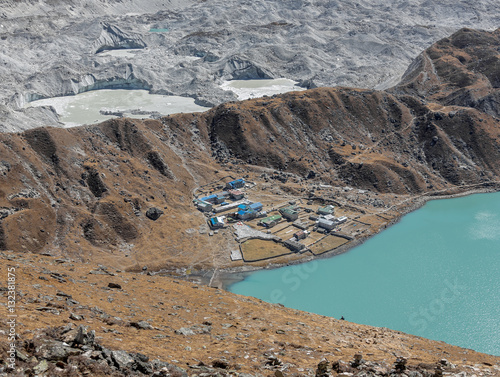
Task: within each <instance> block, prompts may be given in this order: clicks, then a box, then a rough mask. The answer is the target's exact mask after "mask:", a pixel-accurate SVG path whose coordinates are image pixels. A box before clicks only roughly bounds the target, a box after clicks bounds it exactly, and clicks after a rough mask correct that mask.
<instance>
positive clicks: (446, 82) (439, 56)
mask: <svg viewBox="0 0 500 377" xmlns="http://www.w3.org/2000/svg"><path fill="white" fill-rule="evenodd" d="M499 43H500V29H497V30H496V31H494V32H484V31H478V30H471V29H461V30H459V31H457V32H456V33H455V34H453V35H452V36H450V37H449V38H444V39H442V40H440V41H439V42H437V43H435V44H434V45H433V46H432V47H430V48H429V49H427V50H426V51H424V52H423V53H422V54H421V55H420V56H419V57H418V58H417V59H416V61H415V62H414V63H413V64H412V65H411V66H410V68H409V69H408V71H407V72H406V73H405V75H404V76H403V79H402V81H401V83H400V84H399V85H398V86H396V87H395V88H393V89H392V91H393V92H395V93H402V92H404V93H407V94H411V95H416V96H419V97H421V98H425V99H426V100H427V101H435V102H439V103H440V104H442V105H445V106H450V105H456V106H465V107H473V108H477V109H479V110H481V111H484V112H485V113H488V114H490V115H493V116H496V117H499V116H500V106H499V103H500V53H499V51H498V45H499Z"/></svg>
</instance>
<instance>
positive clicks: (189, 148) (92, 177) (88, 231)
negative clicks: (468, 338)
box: [0, 29, 500, 377]
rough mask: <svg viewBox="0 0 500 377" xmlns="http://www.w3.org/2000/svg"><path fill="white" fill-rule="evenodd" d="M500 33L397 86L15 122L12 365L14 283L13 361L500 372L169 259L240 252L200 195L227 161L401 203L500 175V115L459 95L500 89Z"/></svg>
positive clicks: (1, 200) (5, 209)
mask: <svg viewBox="0 0 500 377" xmlns="http://www.w3.org/2000/svg"><path fill="white" fill-rule="evenodd" d="M110 30H112V29H110ZM474 35H475V36H476V37H475V38H476V39H471V42H469V43H461V42H460V41H462V40H464V39H466V40H467V39H468V38H469V37H470V36H474ZM498 38H499V32H498V31H496V32H475V31H471V30H460V31H459V32H457V33H455V34H454V35H452V36H450V37H449V38H447V39H445V40H443V41H440V42H439V43H437V44H436V45H435V46H433V47H432V48H431V49H429V50H427V51H426V53H425V54H423V56H430V58H429V59H427V60H425V59H424V60H422V58H419V60H417V62H416V63H415V64H413V66H412V67H411V69H410V70H409V71H408V74H407V75H406V76H405V79H404V80H403V82H402V83H401V85H400V86H398V87H395V88H393V89H391V90H390V91H375V90H359V89H348V88H330V89H329V88H318V89H314V90H310V91H307V92H299V93H289V94H285V95H280V96H273V97H272V98H270V97H268V98H262V99H256V100H249V101H244V102H241V103H236V102H231V103H226V104H223V105H221V106H218V107H216V108H214V109H212V110H210V111H208V112H206V113H203V114H180V115H175V116H170V117H166V118H163V119H160V120H154V121H153V120H148V121H140V120H129V119H120V120H112V121H108V122H105V123H103V124H100V125H96V126H86V127H77V128H72V129H60V128H50V127H47V128H37V129H32V130H28V131H25V132H22V133H21V132H19V133H11V134H2V135H0V156H1V157H0V259H1V260H2V263H0V274H1V275H2V276H4V277H5V276H8V275H7V268H9V267H10V268H12V267H13V268H14V269H15V276H16V278H15V281H16V306H15V313H16V315H17V316H18V317H16V333H17V334H18V336H17V337H16V348H17V352H16V358H17V366H16V368H14V369H9V368H8V366H7V359H8V357H9V351H10V344H8V343H7V341H6V337H7V335H8V334H9V333H10V328H11V327H10V325H9V324H8V322H7V318H8V317H7V313H8V312H7V309H8V307H7V302H8V296H9V295H10V293H9V289H8V287H7V286H6V284H5V283H2V284H1V287H0V294H1V297H2V300H0V301H1V305H0V308H1V311H0V313H1V314H2V318H3V320H2V321H0V336H2V339H1V340H0V359H1V360H2V362H1V366H0V374H3V375H6V376H7V375H8V376H11V375H14V376H16V375H18V376H31V375H41V376H44V377H45V376H47V377H48V376H86V375H96V376H104V375H115V376H127V375H138V376H141V375H148V376H153V375H154V376H162V375H176V376H181V375H186V373H187V374H189V375H199V376H200V377H201V376H211V375H214V376H215V375H226V376H227V375H234V376H236V375H241V376H242V377H245V376H246V377H248V376H249V375H252V376H263V375H274V376H275V377H282V376H301V375H307V376H312V375H316V376H318V377H320V376H321V377H326V376H327V375H332V376H335V375H340V376H359V377H361V376H364V377H366V376H370V377H372V376H412V377H429V376H436V377H438V376H442V375H448V376H460V377H464V376H465V377H467V376H471V377H472V376H498V375H500V369H499V368H500V360H499V359H498V357H493V356H488V355H483V354H479V353H476V352H474V351H471V350H465V349H461V348H458V347H453V346H449V345H447V344H445V343H442V342H434V341H429V340H426V339H422V338H419V337H414V336H410V335H406V334H402V333H400V332H395V331H391V330H388V329H385V328H372V327H368V326H362V325H356V324H352V323H349V322H346V321H340V320H337V319H334V318H327V317H322V316H318V315H313V314H308V313H304V312H300V311H297V310H293V309H287V308H283V307H281V306H280V305H272V304H267V303H263V302H261V301H260V300H257V299H252V298H245V297H241V296H237V295H233V294H230V293H228V292H224V291H221V290H218V289H215V288H211V287H208V286H204V285H197V284H194V283H192V282H188V281H181V280H173V279H172V277H162V276H160V275H157V274H155V273H154V270H156V269H160V268H166V269H170V271H171V272H176V273H178V274H179V275H183V276H184V275H187V274H189V272H188V271H187V270H182V269H181V268H189V270H190V271H191V272H193V271H194V270H196V269H208V268H215V269H217V268H224V267H228V266H234V265H238V264H237V263H231V262H230V260H229V255H228V254H229V253H228V250H230V249H231V247H233V246H234V241H233V239H232V236H231V235H230V234H228V235H221V237H209V236H208V235H207V229H206V225H204V224H205V222H204V221H205V217H204V216H202V215H201V214H200V213H199V212H197V211H196V210H195V209H194V207H193V206H192V204H191V199H192V193H193V190H194V189H195V188H196V187H198V186H201V185H203V184H205V183H207V182H210V181H214V180H216V179H223V178H224V177H227V176H233V177H238V176H242V175H248V178H249V179H251V180H254V181H255V182H256V183H257V184H258V185H261V187H262V188H263V191H266V190H269V191H271V190H272V191H275V192H276V193H277V194H276V195H281V196H282V198H283V200H288V198H305V199H308V198H312V197H315V196H321V195H322V192H321V185H322V184H330V185H332V186H333V187H334V188H335V189H337V188H338V189H339V190H338V195H336V196H335V198H336V200H338V201H340V202H341V203H342V205H346V206H347V205H349V206H357V207H358V208H364V209H366V210H370V211H375V212H374V213H377V212H376V211H377V210H380V211H384V212H383V213H384V215H385V216H388V218H389V219H390V218H391V216H393V217H395V216H397V215H398V213H397V212H395V210H394V209H399V210H402V211H403V210H405V209H407V206H413V205H416V204H418V202H417V201H416V200H417V198H419V197H420V198H426V197H431V196H433V195H443V194H452V193H462V192H467V191H469V190H473V189H483V190H488V189H489V190H493V189H498V183H499V174H500V167H499V166H498V161H499V159H500V122H499V120H498V118H497V117H496V115H495V113H494V112H492V111H491V110H490V109H489V107H483V106H480V105H479V102H480V101H478V104H477V105H476V104H475V103H472V104H470V103H466V102H460V101H461V100H459V99H458V97H460V96H461V95H464V96H463V98H476V99H481V98H488V96H490V95H491V96H492V98H494V96H496V95H497V94H496V93H497V86H496V84H495V83H496V81H495V77H498V68H499V67H498V65H497V64H491V65H488V66H487V67H486V66H483V65H482V63H481V62H482V61H483V60H482V59H484V58H485V57H487V58H489V59H493V60H494V56H495V54H494V52H493V51H494V49H495V48H497V49H498V46H500V41H499V39H498ZM102 40H103V41H104V42H105V43H107V44H109V41H112V40H113V39H112V38H111V39H108V38H107V37H103V39H102ZM474 40H477V43H478V44H479V43H481V41H483V40H485V41H488V42H487V43H489V44H490V46H492V47H486V46H488V45H485V46H484V47H483V48H473V44H474ZM120 41H121V42H120V43H129V44H130V43H138V42H137V40H136V39H134V36H133V35H132V34H127V37H126V38H125V37H124V38H123V39H120ZM134 41H135V42H134ZM451 56H457V60H460V59H458V56H464V59H466V60H465V62H466V63H467V64H464V66H465V68H463V69H464V70H467V71H465V72H466V76H470V78H469V79H468V80H464V81H462V80H458V81H457V80H454V77H455V74H454V70H447V69H446V67H447V64H451V66H454V65H455V64H457V63H456V62H455V61H454V60H453V59H451V58H450V57H451ZM422 61H423V62H424V63H425V62H427V63H425V64H424V63H422ZM474 61H476V63H474ZM431 63H432V64H431ZM436 67H441V68H436ZM477 67H479V68H477ZM485 68H487V69H486V70H485ZM469 72H470V73H469ZM425 77H431V79H430V82H427V81H425V80H424V78H425ZM441 91H442V92H441ZM457 92H459V93H460V96H455V95H454V94H453V93H457ZM450 93H451V94H450ZM450 95H451V97H450ZM451 99H456V100H457V101H458V102H453V103H449V102H447V101H450V100H451ZM347 185H350V186H353V187H355V188H358V189H366V190H367V191H366V192H365V193H364V194H363V196H362V195H358V194H351V193H349V191H344V188H345V187H346V186H347ZM391 211H392V212H391ZM391 213H392V215H391ZM45 254H50V255H53V256H52V257H51V256H46V255H45ZM285 261H286V260H285ZM99 262H100V263H101V265H98V264H97V263H99ZM176 268H178V269H179V270H177V271H172V270H175V269H176ZM125 270H130V271H136V272H137V271H140V270H142V271H143V273H141V274H137V273H133V272H130V271H125ZM4 281H5V280H4ZM11 292H12V291H11ZM319 299H321V298H319ZM324 359H325V360H324ZM179 368H180V369H179Z"/></svg>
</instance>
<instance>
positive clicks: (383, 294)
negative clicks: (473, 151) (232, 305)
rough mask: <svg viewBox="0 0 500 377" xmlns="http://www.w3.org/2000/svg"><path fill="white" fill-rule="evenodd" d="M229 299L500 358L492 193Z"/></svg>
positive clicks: (262, 278)
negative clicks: (276, 306) (250, 299)
mask: <svg viewBox="0 0 500 377" xmlns="http://www.w3.org/2000/svg"><path fill="white" fill-rule="evenodd" d="M229 290H230V291H231V292H234V293H238V294H243V295H247V296H254V297H257V298H260V299H262V300H264V301H268V302H274V303H278V302H279V303H282V304H283V305H285V306H287V307H291V308H295V309H300V310H305V311H309V312H313V313H318V314H322V315H327V316H332V317H335V318H340V317H341V316H344V317H345V319H346V320H348V321H351V322H356V323H361V324H366V325H372V326H379V327H388V328H391V329H394V330H399V331H404V332H406V333H410V334H414V335H419V336H423V337H426V338H430V339H434V340H442V341H445V342H446V343H450V344H454V345H457V346H461V347H465V348H471V349H473V350H476V351H480V352H485V353H489V354H492V355H497V356H498V355H500V193H492V194H476V195H471V196H467V197H461V198H455V199H445V200H434V201H430V202H428V203H427V204H426V205H425V206H423V207H422V208H420V209H419V210H417V211H415V212H412V213H410V214H408V215H406V216H404V217H403V218H402V220H401V221H400V222H399V223H397V224H396V225H394V226H392V227H390V228H388V229H387V230H385V231H383V232H382V233H380V234H378V235H376V236H375V237H373V238H371V239H369V240H368V241H367V242H365V243H364V244H362V245H360V246H358V247H356V248H353V249H352V250H350V251H349V252H347V253H345V254H342V255H339V256H335V257H333V258H329V259H318V260H315V261H312V262H309V263H305V264H302V265H296V266H288V267H283V268H279V269H273V270H262V271H258V272H255V273H252V274H250V275H249V276H247V277H246V278H245V280H243V281H241V282H238V283H235V284H233V285H232V286H230V287H229Z"/></svg>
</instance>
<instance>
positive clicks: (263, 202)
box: [193, 177, 370, 262]
mask: <svg viewBox="0 0 500 377" xmlns="http://www.w3.org/2000/svg"><path fill="white" fill-rule="evenodd" d="M263 190H264V188H260V189H259V185H258V184H257V183H255V182H250V181H245V179H244V178H238V179H234V178H233V177H226V179H221V180H219V181H217V182H212V183H210V184H207V185H205V186H203V187H200V188H198V189H196V190H195V193H194V196H195V198H194V199H193V204H194V205H195V207H196V208H197V209H198V210H199V211H201V212H202V213H203V214H204V215H205V217H206V221H207V224H208V226H209V227H210V232H209V235H210V236H217V234H219V232H220V231H227V230H228V229H229V231H231V232H232V234H233V236H234V237H235V239H236V241H237V242H238V244H239V250H232V251H231V259H232V260H233V261H238V260H242V261H243V262H257V261H263V260H268V259H272V258H277V257H281V256H285V255H292V254H305V253H309V255H313V256H317V255H321V254H324V253H327V252H330V251H332V250H335V249H337V248H339V247H340V246H343V245H345V244H347V243H349V242H350V241H352V240H353V239H354V237H355V236H356V235H360V234H363V233H365V232H367V231H368V230H369V228H370V224H369V223H365V222H363V221H361V220H360V219H359V218H360V215H362V213H359V212H357V211H355V210H353V209H352V208H340V207H339V206H338V205H337V206H335V205H334V204H333V202H332V201H329V200H328V199H318V198H316V199H313V200H308V199H305V198H297V199H295V200H287V201H283V200H284V198H283V197H281V196H280V195H269V194H263V193H262V191H263ZM279 201H283V202H279Z"/></svg>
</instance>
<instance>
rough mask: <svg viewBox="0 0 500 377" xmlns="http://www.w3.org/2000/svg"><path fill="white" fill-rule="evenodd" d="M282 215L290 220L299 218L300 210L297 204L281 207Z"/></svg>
mask: <svg viewBox="0 0 500 377" xmlns="http://www.w3.org/2000/svg"><path fill="white" fill-rule="evenodd" d="M279 211H280V213H281V215H282V216H283V217H284V218H285V219H287V220H290V221H295V220H297V219H298V218H299V211H298V209H297V207H296V206H289V207H285V208H280V210H279Z"/></svg>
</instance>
